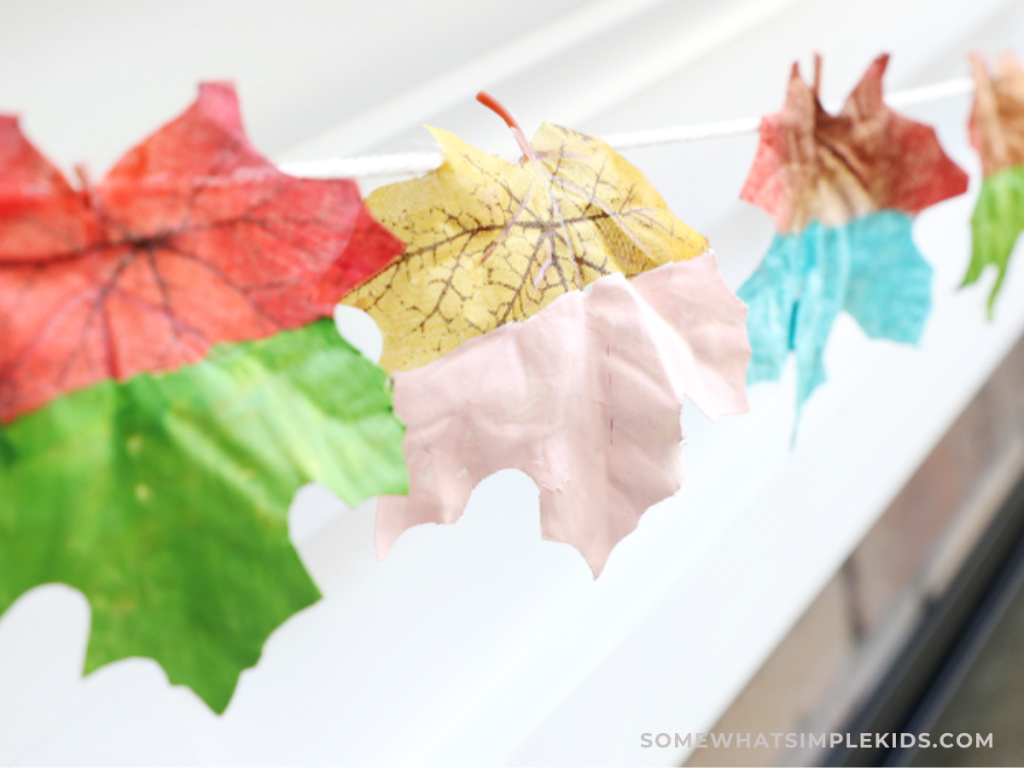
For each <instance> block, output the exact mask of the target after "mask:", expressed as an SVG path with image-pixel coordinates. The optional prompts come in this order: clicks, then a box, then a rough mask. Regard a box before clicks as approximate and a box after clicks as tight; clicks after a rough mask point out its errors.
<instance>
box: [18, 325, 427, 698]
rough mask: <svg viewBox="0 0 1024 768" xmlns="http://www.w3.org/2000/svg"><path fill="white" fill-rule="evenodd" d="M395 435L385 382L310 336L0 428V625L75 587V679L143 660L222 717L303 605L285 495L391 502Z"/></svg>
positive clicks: (262, 345) (144, 379)
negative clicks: (23, 603)
mask: <svg viewBox="0 0 1024 768" xmlns="http://www.w3.org/2000/svg"><path fill="white" fill-rule="evenodd" d="M403 432H404V428H403V427H402V425H401V424H400V423H399V422H398V420H397V419H396V418H395V417H394V415H393V414H392V405H391V391H390V385H389V383H388V379H387V376H386V374H385V373H384V371H383V370H381V369H380V368H378V367H377V366H376V365H374V364H372V363H370V362H369V361H367V360H366V359H365V358H363V357H362V356H361V355H359V353H358V352H356V351H355V350H354V349H353V348H352V347H350V346H349V345H348V344H347V343H346V342H345V341H344V340H343V339H341V337H339V336H338V333H337V331H336V330H335V328H334V325H333V324H332V323H331V322H330V321H326V320H324V321H320V322H317V323H314V324H312V325H309V326H306V327H305V328H302V329H300V330H298V331H288V332H285V333H280V334H278V335H277V336H274V337H272V338H269V339H263V340H260V341H254V342H248V343H243V344H234V345H223V346H220V347H216V348H214V350H213V351H212V352H211V354H210V355H209V357H208V358H207V359H206V360H204V361H203V362H201V363H199V364H197V365H194V366H190V367H188V368H184V369H181V370H179V371H176V372H174V373H170V374H162V375H142V376H138V377H136V378H134V379H132V380H130V381H129V382H127V383H125V384H116V383H114V382H111V381H107V382H104V383H102V384H98V385H96V386H93V387H91V388H89V389H85V390H80V391H78V392H75V393H73V394H71V395H68V396H67V397H64V398H61V399H59V400H56V401H53V402H51V403H50V404H48V405H47V406H46V407H44V408H43V409H41V410H39V411H36V412H34V413H31V414H28V415H26V416H23V417H22V418H20V419H19V420H17V421H15V422H14V423H13V424H10V425H8V426H6V427H0V612H2V611H5V610H6V609H7V608H8V607H9V606H10V605H11V603H13V602H14V600H16V599H17V598H18V596H19V595H21V594H22V593H24V592H25V591H27V590H29V589H31V588H32V587H35V586H37V585H39V584H45V583H48V582H63V583H65V584H69V585H71V586H73V587H76V588H78V589H80V590H81V591H82V592H83V593H84V594H85V596H86V597H87V598H88V600H89V604H90V605H91V607H92V633H91V636H90V638H89V649H88V654H87V658H86V671H87V672H89V671H92V670H94V669H96V668H97V667H100V666H102V665H104V664H107V663H109V662H112V661H116V660H118V659H123V658H126V657H130V656H145V657H149V658H153V659H156V660H157V661H158V662H159V663H160V664H161V665H162V666H163V668H164V670H166V672H167V676H168V677H169V678H170V680H171V682H172V683H178V684H184V685H188V686H189V687H191V688H192V689H193V690H194V691H195V692H196V693H197V694H198V695H199V696H200V697H202V699H203V700H204V701H206V703H207V704H208V705H209V706H210V707H212V708H213V709H214V710H216V711H217V712H222V711H223V710H224V709H225V708H226V707H227V704H228V701H229V700H230V698H231V694H232V692H233V691H234V688H235V685H236V683H237V681H238V676H239V674H241V672H242V670H243V669H245V668H247V667H250V666H252V665H253V664H255V663H256V661H257V660H258V659H259V656H260V651H261V649H262V647H263V643H264V641H265V640H266V639H267V637H268V636H269V635H270V633H271V632H272V631H273V630H274V629H275V628H277V627H278V626H279V625H280V624H281V623H282V622H283V621H285V620H286V619H287V618H288V617H289V616H291V615H293V614H294V613H296V612H297V611H300V610H302V609H303V608H305V607H307V606H309V605H311V604H312V603H313V602H315V601H316V600H317V599H318V598H319V596H320V595H319V592H318V591H317V588H316V586H315V585H314V584H313V582H312V580H311V579H310V577H309V575H308V574H307V573H306V570H305V569H304V568H303V566H302V563H301V562H300V561H299V558H298V556H297V554H296V552H295V550H294V548H293V547H292V545H291V542H290V541H289V538H288V524H287V513H288V506H289V504H290V503H291V500H292V497H293V496H294V494H295V492H296V491H297V490H298V488H299V487H300V486H302V485H303V484H305V483H306V482H308V481H311V480H316V481H318V482H320V483H323V484H324V485H325V486H327V487H328V488H330V489H331V490H333V491H334V492H336V493H337V494H338V495H340V496H341V497H342V498H343V499H345V500H346V501H347V502H349V503H350V504H355V503H357V502H358V501H360V500H361V499H364V498H366V497H368V496H372V495H376V494H382V493H388V494H404V493H406V492H407V488H408V478H407V476H406V470H405V464H404V461H403V458H402V436H403Z"/></svg>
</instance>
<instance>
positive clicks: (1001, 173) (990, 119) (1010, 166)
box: [963, 53, 1024, 316]
mask: <svg viewBox="0 0 1024 768" xmlns="http://www.w3.org/2000/svg"><path fill="white" fill-rule="evenodd" d="M971 66H972V69H973V71H974V108H973V109H972V110H971V118H970V133H971V144H972V145H973V146H974V148H975V149H976V150H977V151H978V155H979V156H980V157H981V167H982V171H983V172H984V181H983V182H982V186H981V194H980V195H979V196H978V203H977V206H976V207H975V209H974V216H973V217H972V218H971V231H972V234H973V250H972V253H971V263H970V265H969V266H968V267H967V275H966V276H965V277H964V282H963V284H964V285H970V284H971V283H973V282H975V281H977V279H978V278H979V277H981V273H982V272H984V271H985V268H986V267H988V266H989V265H993V266H995V267H996V270H997V272H998V274H997V275H996V282H995V284H994V285H993V286H992V292H991V293H990V294H989V297H988V311H989V316H991V314H992V309H993V307H994V305H995V301H996V296H998V295H999V290H1000V288H1002V286H1003V279H1004V278H1005V277H1006V269H1007V266H1008V265H1009V261H1010V254H1011V253H1012V252H1013V246H1014V245H1015V244H1016V242H1017V236H1018V235H1019V234H1020V233H1021V231H1024V70H1022V69H1021V65H1020V62H1019V61H1018V60H1017V58H1016V57H1015V56H1013V55H1012V54H1009V53H1004V54H1003V55H1002V56H1000V57H999V65H998V72H997V74H996V76H995V78H993V77H992V76H991V75H990V74H989V71H988V67H987V66H986V65H985V60H984V58H983V57H982V56H981V55H980V54H974V55H973V56H972V57H971Z"/></svg>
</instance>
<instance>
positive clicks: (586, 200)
mask: <svg viewBox="0 0 1024 768" xmlns="http://www.w3.org/2000/svg"><path fill="white" fill-rule="evenodd" d="M507 119H508V120H509V121H510V122H511V118H507ZM516 130H517V126H513V133H514V134H515V132H516ZM431 132H432V133H433V134H434V137H435V138H436V139H437V142H438V144H439V145H440V146H441V149H442V151H443V153H444V163H443V165H442V166H441V167H440V168H439V169H438V170H437V171H434V172H433V173H430V174H427V175H426V176H424V177H423V178H420V179H414V180H412V181H407V182H402V183H399V184H393V185H390V186H386V187H382V188H380V189H378V190H376V191H374V192H373V193H372V194H371V195H370V196H369V197H368V198H367V200H366V204H367V207H368V208H369V209H370V211H371V212H372V213H373V215H374V216H375V217H376V218H377V219H378V220H379V221H380V222H382V223H383V224H384V225H385V226H386V227H387V228H388V229H389V230H390V231H391V232H392V233H393V234H394V235H395V236H397V237H398V238H399V239H401V240H402V241H403V242H405V243H406V249H405V252H404V253H403V254H402V256H401V257H400V258H399V259H398V260H396V261H395V262H394V263H393V264H391V265H390V266H388V267H387V268H386V269H385V270H383V271H382V272H381V273H380V274H379V275H377V276H376V277H374V278H373V279H372V280H370V281H369V282H368V283H366V284H364V285H362V286H360V287H359V288H357V289H356V290H355V291H353V292H352V293H350V294H349V295H348V296H347V297H346V298H345V300H344V302H345V303H346V304H351V305H353V306H356V307H359V308H361V309H364V310H366V311H367V312H368V313H369V314H370V315H371V316H372V317H373V318H374V320H375V321H376V322H377V324H378V325H379V326H380V328H381V330H382V332H383V334H384V353H383V356H382V357H381V365H382V366H383V367H384V368H386V369H387V370H408V369H410V368H415V367H418V366H421V365H425V364H426V363H429V362H430V361H431V360H434V359H436V358H438V357H440V356H442V355H444V354H446V353H448V352H450V351H451V350H453V349H455V348H456V347H457V346H458V345H459V344H461V343H463V342H464V341H466V340H468V339H470V338H473V337H474V336H478V335H480V334H483V333H487V332H488V331H491V330H493V329H495V328H498V327H500V326H502V325H505V324H506V323H510V322H515V321H520V320H525V319H526V318H528V317H530V316H532V315H533V314H535V313H536V312H538V311H539V310H541V309H543V308H544V307H546V306H548V305H549V304H550V303H551V302H553V301H554V300H555V299H556V298H558V297H559V296H561V295H563V294H565V293H566V292H568V291H573V290H576V289H579V288H583V287H584V286H585V285H587V284H589V283H591V282H593V281H594V280H596V279H597V278H599V277H601V276H602V275H607V274H610V273H612V272H621V273H623V274H625V275H627V276H632V275H636V274H639V273H641V272H644V271H645V270H648V269H652V268H654V267H657V266H659V265H661V264H666V263H669V262H673V261H679V260H682V259H689V258H693V257H695V256H697V255H699V254H700V253H702V252H704V250H705V249H706V248H707V241H706V240H705V239H704V238H703V237H701V236H700V235H698V234H697V233H696V232H694V231H693V230H692V229H690V228H689V227H687V226H686V225H685V224H683V223H682V222H681V221H679V220H678V219H676V218H675V217H674V216H672V214H671V213H670V212H669V211H668V209H667V207H666V206H665V203H664V201H663V200H662V199H661V197H660V196H659V195H658V193H657V192H656V191H655V190H654V188H653V187H652V186H651V185H650V183H648V182H647V180H646V179H644V177H643V176H642V175H641V174H640V172H639V171H638V170H637V169H636V168H634V167H633V166H632V165H630V164H629V163H628V162H626V161H625V160H624V159H623V158H622V157H620V156H619V155H618V154H616V153H615V152H614V151H613V150H612V149H611V148H610V147H609V146H608V145H607V144H606V143H604V142H603V141H601V140H600V139H596V138H593V137H590V136H584V135H582V134H579V133H574V132H573V131H570V130H568V129H566V128H560V127H558V126H554V125H550V124H548V123H544V124H543V125H542V126H541V128H540V130H539V131H538V132H537V134H536V136H535V137H534V139H533V142H532V144H526V141H525V138H522V140H521V141H520V144H521V146H522V147H523V149H524V158H523V160H522V161H521V162H520V163H519V164H518V165H514V164H512V163H509V162H507V161H505V160H502V159H500V158H498V157H494V156H492V155H487V154H485V153H483V152H480V151H479V150H477V149H474V148H473V147H471V146H469V145H468V144H466V143H464V142H463V141H461V140H460V139H458V138H457V137H455V136H453V135H452V134H450V133H446V132H445V131H441V130H437V129H431ZM516 135H517V137H518V136H521V132H520V133H519V134H516Z"/></svg>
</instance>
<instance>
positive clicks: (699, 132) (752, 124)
mask: <svg viewBox="0 0 1024 768" xmlns="http://www.w3.org/2000/svg"><path fill="white" fill-rule="evenodd" d="M973 89H974V81H973V80H972V79H971V78H969V77H958V78H956V79H954V80H946V81H944V82H941V83H933V84H932V85H925V86H922V87H921V88H911V89H909V90H906V91H897V92H895V93H891V94H888V95H887V96H886V97H885V101H886V103H887V104H888V105H889V106H892V107H909V106H913V105H915V104H925V103H927V102H931V101H941V100H942V99H950V98H953V97H955V96H963V95H966V94H968V93H970V92H971V91H972V90H973ZM760 125H761V118H760V117H748V118H743V119H741V120H726V121H724V122H720V123H705V124H703V125H680V126H676V127H674V128H657V129H654V130H647V131H632V132H630V133H614V134H611V135H609V136H605V137H603V138H604V140H605V141H606V142H608V144H609V145H611V147H612V149H639V148H640V147H657V146H663V145H665V144H680V143H683V142H687V141H703V140H705V139H720V138H726V137H729V136H744V135H747V134H751V133H757V129H758V127H759V126H760ZM441 161H442V158H441V155H440V153H438V152H417V153H409V154H404V155H375V156H370V157H347V158H341V157H334V158H330V159H328V160H309V161H304V162H297V163H282V164H281V165H280V166H278V167H279V168H280V169H281V170H282V171H284V172H285V173H287V174H290V175H292V176H302V177H305V178H310V179H353V178H366V177H369V176H418V175H420V174H423V173H428V172H430V171H433V170H436V169H437V168H439V167H440V166H441Z"/></svg>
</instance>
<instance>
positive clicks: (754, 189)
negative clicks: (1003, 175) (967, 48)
mask: <svg viewBox="0 0 1024 768" xmlns="http://www.w3.org/2000/svg"><path fill="white" fill-rule="evenodd" d="M887 63H888V56H880V57H878V58H877V59H876V60H875V61H874V62H873V63H872V65H871V66H870V67H869V68H868V71H867V72H866V73H865V75H864V77H863V79H862V80H861V81H860V83H859V84H858V85H857V87H856V88H855V89H854V91H853V93H851V94H850V97H849V98H848V99H847V101H846V104H845V105H844V107H843V109H842V111H841V112H840V113H839V114H838V115H834V116H833V115H830V114H829V113H827V112H826V111H825V110H824V109H823V108H822V106H821V103H820V102H819V100H818V96H817V91H818V83H817V81H818V76H819V71H820V60H819V61H817V62H816V71H815V83H814V85H813V86H809V85H807V84H806V83H805V82H804V81H803V80H802V79H801V77H800V74H799V71H798V68H797V67H796V66H795V65H794V67H793V72H792V75H791V77H790V82H789V90H788V93H787V96H786V103H785V105H784V107H783V109H782V111H781V112H779V113H777V114H775V115H769V116H768V117H765V118H764V120H763V121H762V124H761V143H760V146H759V147H758V152H757V157H756V159H755V161H754V166H753V168H752V169H751V171H750V175H749V177H748V179H747V182H746V185H745V186H744V188H743V192H742V194H741V197H742V198H743V199H744V200H747V201H749V202H752V203H754V204H756V205H758V206H760V207H761V208H764V209H765V210H766V211H768V213H770V214H771V215H772V218H773V219H774V221H775V225H776V228H777V230H778V234H777V235H776V236H775V238H774V240H773V242H772V245H771V247H770V249H769V251H768V253H767V254H766V255H765V258H764V260H763V261H762V263H761V265H760V267H758V269H757V270H756V271H755V272H754V274H753V275H752V276H751V278H750V279H749V280H748V281H747V282H746V283H745V284H744V285H743V286H742V287H741V288H740V290H739V296H740V298H742V299H743V300H744V301H745V302H747V304H748V305H749V307H750V313H749V315H748V327H749V331H750V339H751V344H752V346H753V348H754V356H753V360H752V363H751V366H750V370H749V374H748V379H749V381H750V382H751V383H753V382H757V381H763V380H773V379H778V378H779V376H780V375H781V373H782V369H783V366H784V365H785V361H786V358H787V356H788V354H789V352H790V351H791V350H793V351H795V353H796V358H797V380H798V381H797V412H798V414H799V412H800V409H801V408H802V406H803V403H804V402H805V400H806V399H807V397H808V396H809V395H810V394H811V392H812V391H813V390H814V389H815V388H816V387H817V386H818V385H819V384H821V383H822V382H823V381H824V380H825V368H824V364H823V362H822V355H823V353H824V349H825V345H826V342H827V341H828V337H829V334H830V333H831V330H832V325H833V323H834V322H835V319H836V317H837V316H838V314H839V312H840V310H842V309H846V311H848V312H849V313H850V314H852V315H853V316H854V318H855V319H856V320H857V321H858V323H859V324H860V325H861V327H862V328H863V329H864V331H865V332H866V333H867V334H868V335H869V336H871V337H873V338H882V339H891V340H895V341H900V342H905V343H908V344H914V343H916V342H917V340H918V338H919V337H920V334H921V330H922V329H923V327H924V322H925V319H926V318H927V316H928V313H929V311H930V309H931V275H932V270H931V267H930V266H929V265H928V263H927V262H926V261H925V260H924V258H923V257H922V256H921V254H920V253H919V252H918V250H917V248H916V246H915V245H914V242H913V239H912V237H911V225H912V222H913V219H912V217H913V215H914V214H916V213H918V212H919V211H921V210H922V209H924V208H926V207H928V206H930V205H934V204H935V203H937V202H939V201H941V200H945V199H946V198H948V197H952V196H954V195H958V194H961V193H963V192H964V191H966V189H967V175H966V174H965V173H964V172H963V171H962V170H961V169H960V168H959V167H958V166H957V165H956V164H955V163H954V162H953V161H952V160H950V159H949V157H947V156H946V154H945V153H944V152H943V151H942V147H941V146H940V145H939V142H938V139H937V138H936V135H935V131H934V130H933V129H932V128H930V127H929V126H926V125H923V124H921V123H917V122H914V121H912V120H908V119H906V118H904V117H900V116H899V115H897V114H896V113H894V112H893V111H892V110H891V109H889V107H887V106H886V105H885V102H884V101H883V99H882V75H883V74H884V72H885V68H886V65H887Z"/></svg>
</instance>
